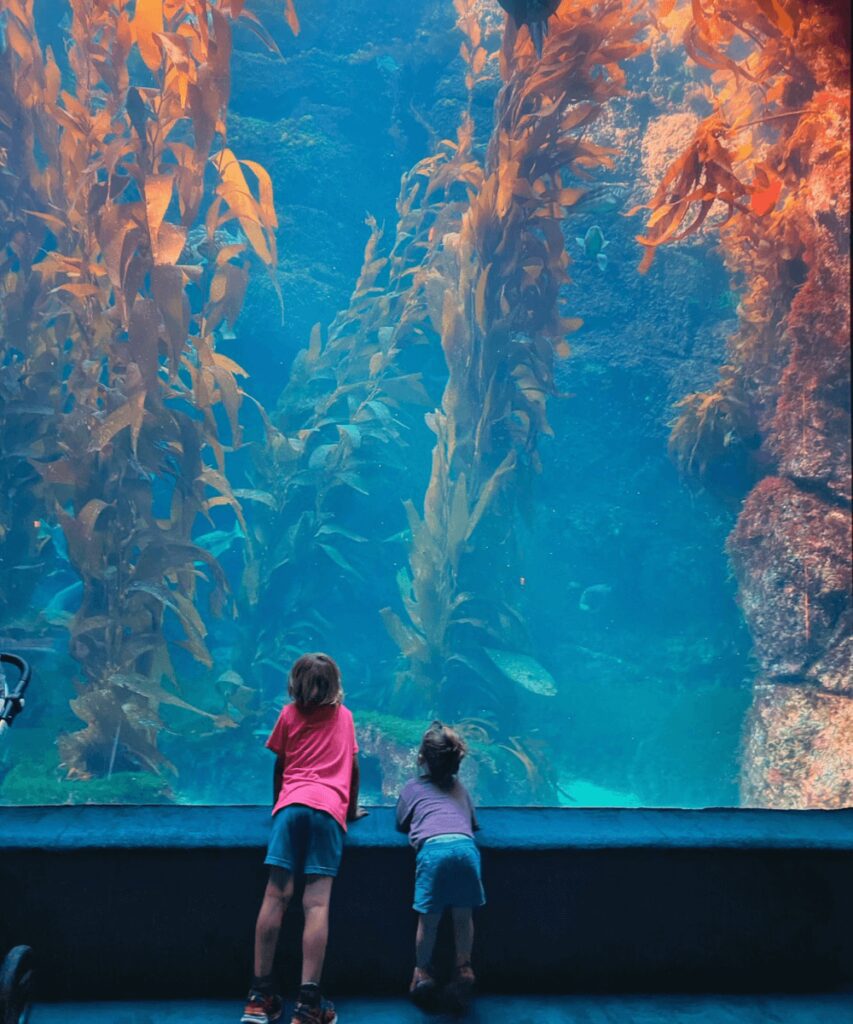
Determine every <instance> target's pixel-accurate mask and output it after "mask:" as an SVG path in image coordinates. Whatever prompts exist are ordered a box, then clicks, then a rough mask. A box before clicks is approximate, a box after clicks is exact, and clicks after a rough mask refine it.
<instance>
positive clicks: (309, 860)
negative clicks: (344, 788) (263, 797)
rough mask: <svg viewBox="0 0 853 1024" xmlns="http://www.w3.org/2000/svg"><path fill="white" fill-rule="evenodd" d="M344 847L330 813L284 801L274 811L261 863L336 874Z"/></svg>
mask: <svg viewBox="0 0 853 1024" xmlns="http://www.w3.org/2000/svg"><path fill="white" fill-rule="evenodd" d="M343 850H344V830H343V829H342V828H341V826H340V825H339V824H338V823H337V822H336V821H335V819H334V818H333V817H332V816H331V814H326V812H325V811H318V810H315V809H314V808H313V807H306V806H305V805H304V804H288V805H287V806H286V807H282V809H281V810H280V811H276V813H275V815H274V817H273V820H272V833H271V834H270V841H269V846H268V847H267V856H266V860H265V861H264V863H265V864H270V865H272V866H274V867H279V868H286V870H288V871H291V872H293V873H294V874H300V875H329V876H331V877H332V878H334V877H335V875H337V873H338V868H339V867H340V863H341V854H342V853H343Z"/></svg>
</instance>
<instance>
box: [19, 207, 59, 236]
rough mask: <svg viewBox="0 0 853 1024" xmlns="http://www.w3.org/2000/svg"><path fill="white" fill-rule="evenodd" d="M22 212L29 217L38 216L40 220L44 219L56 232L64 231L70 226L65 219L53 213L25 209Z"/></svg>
mask: <svg viewBox="0 0 853 1024" xmlns="http://www.w3.org/2000/svg"><path fill="white" fill-rule="evenodd" d="M22 212H23V213H25V214H26V215H27V216H28V217H36V218H37V219H38V220H42V221H44V223H45V224H47V226H48V227H49V228H51V229H52V230H53V231H54V232H56V231H64V230H65V229H66V227H67V226H68V225H67V224H66V223H65V221H63V220H60V219H59V217H54V216H53V214H52V213H41V212H40V211H39V210H23V211H22Z"/></svg>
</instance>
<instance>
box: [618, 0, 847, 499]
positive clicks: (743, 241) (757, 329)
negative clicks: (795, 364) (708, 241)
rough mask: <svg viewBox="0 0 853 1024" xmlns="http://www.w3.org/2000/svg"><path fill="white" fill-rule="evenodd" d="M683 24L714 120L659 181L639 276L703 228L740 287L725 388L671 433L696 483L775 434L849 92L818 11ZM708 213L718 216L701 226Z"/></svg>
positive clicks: (695, 11) (843, 152) (737, 9)
mask: <svg viewBox="0 0 853 1024" xmlns="http://www.w3.org/2000/svg"><path fill="white" fill-rule="evenodd" d="M691 16H692V17H691V23H690V26H689V28H688V32H687V33H686V36H685V47H686V49H687V53H688V55H689V56H690V57H691V58H693V59H694V60H696V61H698V62H699V63H700V64H702V65H704V66H706V67H710V68H711V69H712V70H713V71H714V75H713V78H712V85H711V87H710V88H709V90H708V93H707V98H708V99H709V100H710V101H711V102H712V103H713V104H714V107H715V110H714V113H713V114H712V115H711V116H710V117H708V118H706V119H705V121H703V122H702V124H701V125H700V126H699V128H698V129H697V133H696V137H695V138H694V140H693V141H692V142H691V144H690V146H689V147H688V149H687V150H686V151H685V152H684V153H683V154H681V156H680V157H679V158H678V159H677V160H676V161H675V163H674V164H673V165H672V166H671V167H670V168H669V170H668V171H667V172H666V174H665V176H664V178H663V179H662V181H661V183H660V186H659V187H658V189H657V192H656V194H655V196H654V198H653V199H652V201H651V202H650V203H649V204H648V207H649V208H650V209H651V210H652V213H651V216H650V217H649V218H648V221H647V225H646V232H645V234H644V235H642V236H639V238H638V241H639V242H640V243H641V244H642V245H644V246H645V247H646V253H645V256H644V257H643V260H642V262H641V264H640V269H641V270H643V271H645V270H646V269H648V266H649V265H650V263H651V260H652V257H653V256H654V253H655V251H656V249H657V248H658V247H659V246H660V245H665V244H670V243H673V242H677V241H679V240H680V239H683V238H685V237H687V236H688V235H690V234H693V233H695V232H696V231H698V230H699V229H700V228H701V227H702V226H703V224H706V223H710V224H711V226H712V227H713V229H714V230H716V231H717V232H718V233H719V241H720V245H721V248H722V252H723V256H724V259H725V262H726V266H727V269H728V270H729V272H730V273H731V275H732V278H733V279H734V280H735V281H736V282H739V283H740V291H741V294H740V296H739V304H738V307H737V314H738V320H739V325H738V329H737V331H736V333H735V334H734V336H733V337H732V338H731V339H730V340H729V356H728V361H727V365H726V366H725V367H724V368H723V370H722V372H721V379H720V381H719V383H718V384H717V385H716V386H715V388H714V389H712V390H711V391H709V392H707V393H701V394H697V395H689V396H687V397H685V398H684V399H683V400H682V401H681V402H680V403H679V406H678V408H679V409H680V410H682V411H681V412H680V413H679V415H678V417H677V418H676V419H675V421H674V423H673V427H672V434H671V450H672V451H673V453H674V455H675V457H676V459H677V461H678V463H679V465H680V467H681V468H682V469H683V470H684V471H685V472H686V473H687V474H696V475H697V476H698V477H699V478H700V480H702V479H706V477H707V469H708V467H709V466H711V465H712V464H713V463H714V462H715V461H718V460H720V459H721V458H725V457H726V454H727V452H726V448H727V447H728V444H723V443H721V442H722V441H723V440H724V439H725V438H727V437H728V438H729V441H731V439H732V438H735V439H737V440H738V441H744V440H747V441H748V439H749V438H750V437H751V436H752V435H754V434H755V433H756V431H757V432H758V433H760V434H762V435H766V434H767V433H768V431H770V429H771V422H772V419H773V416H774V413H775V409H776V403H777V399H778V392H779V389H778V385H779V371H778V365H779V363H780V362H783V361H784V353H785V351H786V350H787V347H788V345H789V344H790V338H791V333H790V329H791V327H792V326H793V322H792V314H794V313H795V309H796V305H797V301H796V297H797V295H798V294H799V293H800V292H801V290H802V288H803V285H804V284H805V282H806V279H807V277H809V276H811V275H812V274H816V273H818V269H817V263H818V259H817V246H818V244H819V241H818V236H819V234H820V232H821V229H820V227H819V226H818V225H817V224H816V222H815V214H814V212H813V207H814V206H815V205H816V202H815V201H816V200H817V203H818V204H820V203H822V202H823V200H822V199H821V197H820V196H817V195H813V189H814V184H813V183H814V180H815V178H814V172H815V171H816V170H817V169H818V168H819V167H820V168H821V170H822V171H826V172H828V173H829V174H830V175H834V176H835V177H836V178H837V179H838V180H839V181H841V180H843V178H844V171H843V168H844V166H845V165H846V163H847V160H848V156H849V144H845V143H844V141H843V134H844V129H843V127H842V125H843V123H844V121H845V118H847V117H849V96H848V95H846V94H845V91H844V84H843V81H844V80H843V74H844V72H843V67H844V63H845V62H844V60H843V57H842V56H841V55H840V43H838V42H837V41H835V40H832V41H830V39H831V37H830V35H829V34H828V32H831V25H832V24H833V22H832V19H831V18H830V17H828V16H827V14H826V12H821V11H817V12H816V11H811V10H810V9H809V8H807V7H806V6H804V5H802V4H800V3H795V2H793V0H786V2H785V3H782V2H781V0H773V2H769V0H768V2H767V3H754V2H750V0H715V2H713V3H710V4H709V3H705V4H702V3H699V2H698V0H694V2H693V4H692V7H691ZM827 26H829V27H830V28H829V29H828V28H827ZM744 49H745V51H746V56H739V57H738V58H737V59H735V57H734V56H733V54H735V53H742V52H743V51H744ZM835 51H838V53H836V52H835ZM821 78H823V81H821ZM833 168H834V170H833ZM720 204H722V206H720ZM715 206H717V207H718V208H719V209H721V210H722V211H723V212H722V213H721V216H720V217H718V218H714V217H712V218H711V220H710V221H708V220H706V218H708V217H709V215H710V214H711V213H712V211H713V210H714V208H715ZM639 209H640V207H636V208H635V209H634V210H633V211H631V212H632V213H635V212H637V210H639ZM685 223H687V226H686V227H684V224H685ZM679 229H680V230H679ZM766 454H768V453H767V452H765V455H766ZM764 461H765V466H767V465H770V464H772V462H771V460H770V459H767V458H765V460H764Z"/></svg>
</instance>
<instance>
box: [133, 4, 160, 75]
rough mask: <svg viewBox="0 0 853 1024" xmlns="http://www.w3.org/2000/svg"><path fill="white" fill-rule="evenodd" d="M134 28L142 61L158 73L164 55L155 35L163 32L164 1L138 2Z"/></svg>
mask: <svg viewBox="0 0 853 1024" xmlns="http://www.w3.org/2000/svg"><path fill="white" fill-rule="evenodd" d="M133 27H134V29H135V30H136V42H137V44H138V46H139V53H140V54H141V56H142V59H143V60H144V61H145V64H146V66H147V67H148V68H150V70H151V71H158V70H159V68H160V62H161V61H162V59H163V53H162V50H161V49H160V47H159V45H158V44H157V39H156V36H155V33H157V32H162V31H163V0H136V17H135V18H134V19H133Z"/></svg>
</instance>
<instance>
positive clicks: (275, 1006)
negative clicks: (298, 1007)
mask: <svg viewBox="0 0 853 1024" xmlns="http://www.w3.org/2000/svg"><path fill="white" fill-rule="evenodd" d="M282 1009H283V1007H282V1004H281V999H280V997H279V996H265V995H263V993H261V992H250V993H249V999H248V1001H247V1002H246V1009H245V1010H243V1016H242V1017H241V1018H240V1024H275V1022H276V1021H278V1020H281V1011H282Z"/></svg>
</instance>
